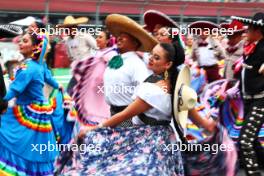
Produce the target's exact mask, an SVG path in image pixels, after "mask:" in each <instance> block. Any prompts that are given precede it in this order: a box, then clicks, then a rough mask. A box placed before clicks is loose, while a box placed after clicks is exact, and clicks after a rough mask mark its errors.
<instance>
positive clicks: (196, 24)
mask: <svg viewBox="0 0 264 176" xmlns="http://www.w3.org/2000/svg"><path fill="white" fill-rule="evenodd" d="M188 28H201V29H205V28H208V29H214V28H219V26H218V25H217V24H215V23H213V22H211V21H195V22H193V23H191V24H189V25H188Z"/></svg>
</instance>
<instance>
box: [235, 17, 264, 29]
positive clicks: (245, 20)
mask: <svg viewBox="0 0 264 176" xmlns="http://www.w3.org/2000/svg"><path fill="white" fill-rule="evenodd" d="M231 19H233V20H237V21H240V22H242V23H244V24H248V25H254V26H259V27H264V21H263V20H260V21H254V20H252V19H250V18H243V17H237V16H231Z"/></svg>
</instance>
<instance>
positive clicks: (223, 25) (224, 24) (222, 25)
mask: <svg viewBox="0 0 264 176" xmlns="http://www.w3.org/2000/svg"><path fill="white" fill-rule="evenodd" d="M219 26H220V28H224V29H229V26H230V24H229V23H221V24H220V25H219ZM231 29H232V32H233V33H242V32H245V31H246V30H247V29H246V28H243V29H238V30H235V29H233V28H231Z"/></svg>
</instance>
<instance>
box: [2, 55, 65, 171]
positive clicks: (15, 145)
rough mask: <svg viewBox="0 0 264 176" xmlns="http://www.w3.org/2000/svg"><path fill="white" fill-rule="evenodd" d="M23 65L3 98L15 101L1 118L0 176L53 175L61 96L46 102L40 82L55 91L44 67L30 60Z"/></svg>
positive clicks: (60, 114)
mask: <svg viewBox="0 0 264 176" xmlns="http://www.w3.org/2000/svg"><path fill="white" fill-rule="evenodd" d="M25 65H26V66H23V67H21V68H19V69H18V70H17V72H16V76H15V79H14V81H13V82H12V83H11V84H10V87H9V90H8V92H7V94H6V96H5V97H4V100H6V101H9V100H11V99H13V98H14V97H16V105H15V106H14V107H9V108H8V109H7V111H6V112H5V113H4V114H2V115H1V128H0V151H1V152H0V175H8V176H9V175H10V176H13V175H19V176H23V175H24V176H46V175H53V170H54V166H53V163H54V160H55V157H56V156H57V155H58V150H57V148H56V144H57V142H56V135H55V134H56V129H59V127H61V125H59V124H58V122H59V121H60V120H59V119H63V118H64V109H63V107H62V106H61V105H62V101H63V99H62V95H61V94H58V96H57V97H56V98H52V99H51V100H50V101H47V100H46V99H45V97H44V95H43V86H44V82H47V83H49V84H51V85H52V86H53V87H55V88H56V87H58V84H57V83H56V81H55V80H54V79H53V78H52V76H51V73H50V72H49V70H47V67H46V66H45V65H43V64H41V63H38V62H37V61H34V60H31V59H29V60H27V61H26V62H25ZM54 119H55V120H54ZM53 120H54V121H53ZM58 132H59V130H58Z"/></svg>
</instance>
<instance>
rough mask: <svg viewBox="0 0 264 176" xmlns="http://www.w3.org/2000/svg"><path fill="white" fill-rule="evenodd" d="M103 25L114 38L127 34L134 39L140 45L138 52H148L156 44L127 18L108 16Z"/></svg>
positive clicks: (154, 40) (116, 15)
mask: <svg viewBox="0 0 264 176" xmlns="http://www.w3.org/2000/svg"><path fill="white" fill-rule="evenodd" d="M105 24H106V27H107V29H108V30H109V31H110V33H112V34H113V35H114V36H115V37H117V36H119V35H120V34H121V33H127V34H130V35H131V36H133V37H135V38H136V39H137V40H138V41H139V42H140V44H141V45H140V47H139V49H138V50H139V51H145V52H149V51H151V50H152V49H153V47H154V46H155V45H157V44H158V42H157V41H156V39H154V38H153V37H152V36H151V35H150V34H148V32H147V31H145V30H144V29H143V28H142V27H141V26H140V25H139V24H138V23H136V22H135V21H134V20H132V19H131V18H129V17H127V16H124V15H119V14H111V15H108V16H107V17H106V20H105Z"/></svg>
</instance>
